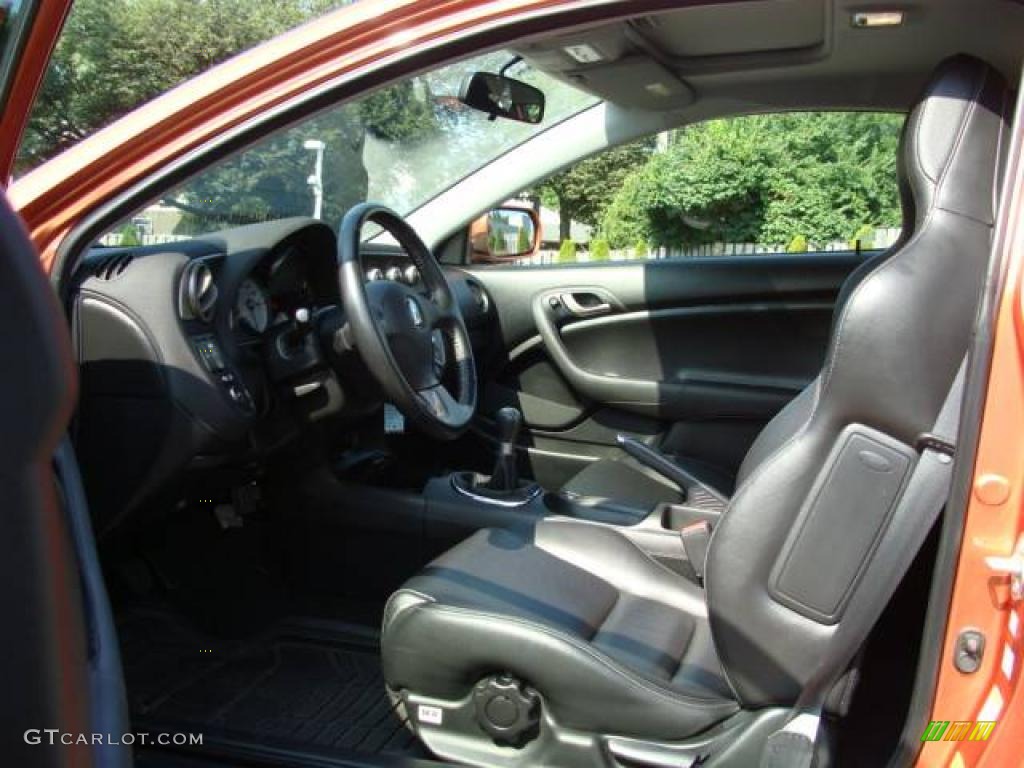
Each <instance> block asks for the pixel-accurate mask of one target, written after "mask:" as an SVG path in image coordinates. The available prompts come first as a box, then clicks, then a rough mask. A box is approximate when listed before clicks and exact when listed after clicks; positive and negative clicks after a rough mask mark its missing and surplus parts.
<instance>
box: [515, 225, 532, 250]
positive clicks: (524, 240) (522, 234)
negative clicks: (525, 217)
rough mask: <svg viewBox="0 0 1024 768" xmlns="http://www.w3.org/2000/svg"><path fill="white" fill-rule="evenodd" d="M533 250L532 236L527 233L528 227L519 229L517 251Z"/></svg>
mask: <svg viewBox="0 0 1024 768" xmlns="http://www.w3.org/2000/svg"><path fill="white" fill-rule="evenodd" d="M532 250H533V242H532V241H531V240H530V236H529V235H527V234H526V227H521V228H520V229H519V237H518V238H517V239H516V252H517V253H529V252H530V251H532Z"/></svg>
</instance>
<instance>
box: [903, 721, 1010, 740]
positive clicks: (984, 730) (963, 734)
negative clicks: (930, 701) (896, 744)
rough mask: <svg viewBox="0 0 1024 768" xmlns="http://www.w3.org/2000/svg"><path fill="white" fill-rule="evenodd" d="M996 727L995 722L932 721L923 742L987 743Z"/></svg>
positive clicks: (922, 738)
mask: <svg viewBox="0 0 1024 768" xmlns="http://www.w3.org/2000/svg"><path fill="white" fill-rule="evenodd" d="M995 727H996V724H995V721H993V720H956V721H954V722H952V723H951V722H950V721H949V720H932V721H931V722H930V723H928V727H927V728H925V729H924V733H923V734H922V735H921V741H987V740H988V737H989V736H991V735H992V730H993V729H994V728H995Z"/></svg>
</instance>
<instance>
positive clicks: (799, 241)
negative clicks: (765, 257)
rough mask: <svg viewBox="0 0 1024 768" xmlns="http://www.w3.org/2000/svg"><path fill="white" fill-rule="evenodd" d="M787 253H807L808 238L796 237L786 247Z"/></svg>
mask: <svg viewBox="0 0 1024 768" xmlns="http://www.w3.org/2000/svg"><path fill="white" fill-rule="evenodd" d="M786 253H807V238H806V237H804V236H803V235H795V236H794V237H793V239H792V240H790V241H789V245H787V246H786Z"/></svg>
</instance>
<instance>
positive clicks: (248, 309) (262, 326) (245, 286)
mask: <svg viewBox="0 0 1024 768" xmlns="http://www.w3.org/2000/svg"><path fill="white" fill-rule="evenodd" d="M235 311H236V312H237V313H238V318H239V319H240V320H241V321H242V322H244V323H245V324H246V325H247V326H249V327H250V328H251V329H252V330H254V331H256V333H263V332H264V331H265V330H267V324H268V323H269V322H270V308H269V307H268V306H267V297H266V295H265V294H264V293H263V289H262V288H260V286H259V283H257V282H256V281H255V280H252V279H248V280H245V281H243V282H242V284H241V285H240V286H238V300H237V301H236V302H235Z"/></svg>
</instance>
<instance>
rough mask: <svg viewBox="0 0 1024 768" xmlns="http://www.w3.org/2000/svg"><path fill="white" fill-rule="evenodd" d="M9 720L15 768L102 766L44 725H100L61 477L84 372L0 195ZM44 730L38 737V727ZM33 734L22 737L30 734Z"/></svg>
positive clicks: (0, 514) (0, 718) (0, 550)
mask: <svg viewBox="0 0 1024 768" xmlns="http://www.w3.org/2000/svg"><path fill="white" fill-rule="evenodd" d="M0 329H2V330H0V359H2V360H3V361H4V368H3V376H2V377H0V382H2V383H0V424H2V430H3V437H2V439H0V615H2V616H3V626H4V629H5V631H4V642H3V652H2V653H0V659H2V661H0V665H2V670H0V679H2V680H3V681H4V693H3V706H2V715H0V722H3V723H4V726H5V728H6V729H7V730H8V738H7V744H6V746H5V750H4V759H5V763H6V764H7V765H18V766H33V767H34V766H39V767H40V768H42V767H44V766H47V767H48V766H54V767H56V766H65V765H72V764H74V765H80V766H89V765H92V764H93V759H92V754H93V753H92V751H91V749H90V747H89V746H88V745H79V744H75V745H71V746H65V745H62V744H60V743H59V742H58V743H56V744H54V745H50V744H49V743H48V741H43V742H42V743H35V744H33V743H31V739H34V738H36V737H39V738H43V739H46V738H48V736H46V734H43V733H42V731H41V730H40V729H44V728H58V729H60V731H62V732H66V733H75V734H78V733H90V732H91V731H93V730H95V729H94V728H93V727H92V726H93V723H92V719H91V717H90V711H89V699H88V695H87V691H88V688H87V684H88V683H87V679H88V678H87V651H88V648H89V637H88V633H87V627H86V619H85V617H84V616H83V615H82V595H81V591H80V587H81V582H80V580H79V570H78V559H77V557H76V555H75V551H74V545H73V542H72V540H71V536H70V534H69V531H68V528H67V526H66V521H65V518H64V515H63V512H62V510H61V506H60V499H59V498H58V494H57V485H56V482H55V477H54V470H53V459H54V452H55V451H56V449H57V446H58V441H59V440H60V439H61V438H62V436H63V435H64V431H65V430H66V429H67V424H68V418H69V417H70V414H71V408H72V403H73V397H74V391H75V373H74V367H73V364H72V358H71V345H70V340H69V338H68V332H67V325H66V323H65V322H64V320H63V317H62V315H61V311H60V308H59V306H58V303H57V297H56V295H55V293H54V291H53V288H52V287H51V286H50V284H49V283H48V282H47V279H46V276H45V275H44V274H43V271H42V269H41V267H40V264H39V257H38V255H37V254H36V251H35V249H34V248H33V247H32V243H31V242H30V241H29V238H28V235H27V233H26V232H25V228H24V226H23V225H22V223H21V220H20V219H19V218H18V217H17V216H16V215H15V214H14V212H13V211H12V210H11V209H10V207H9V206H8V204H7V201H6V199H5V197H4V196H3V195H2V194H0ZM32 729H34V730H32ZM29 731H31V732H30V733H29V734H28V737H27V739H26V738H23V736H22V734H25V733H26V732H29Z"/></svg>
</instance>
